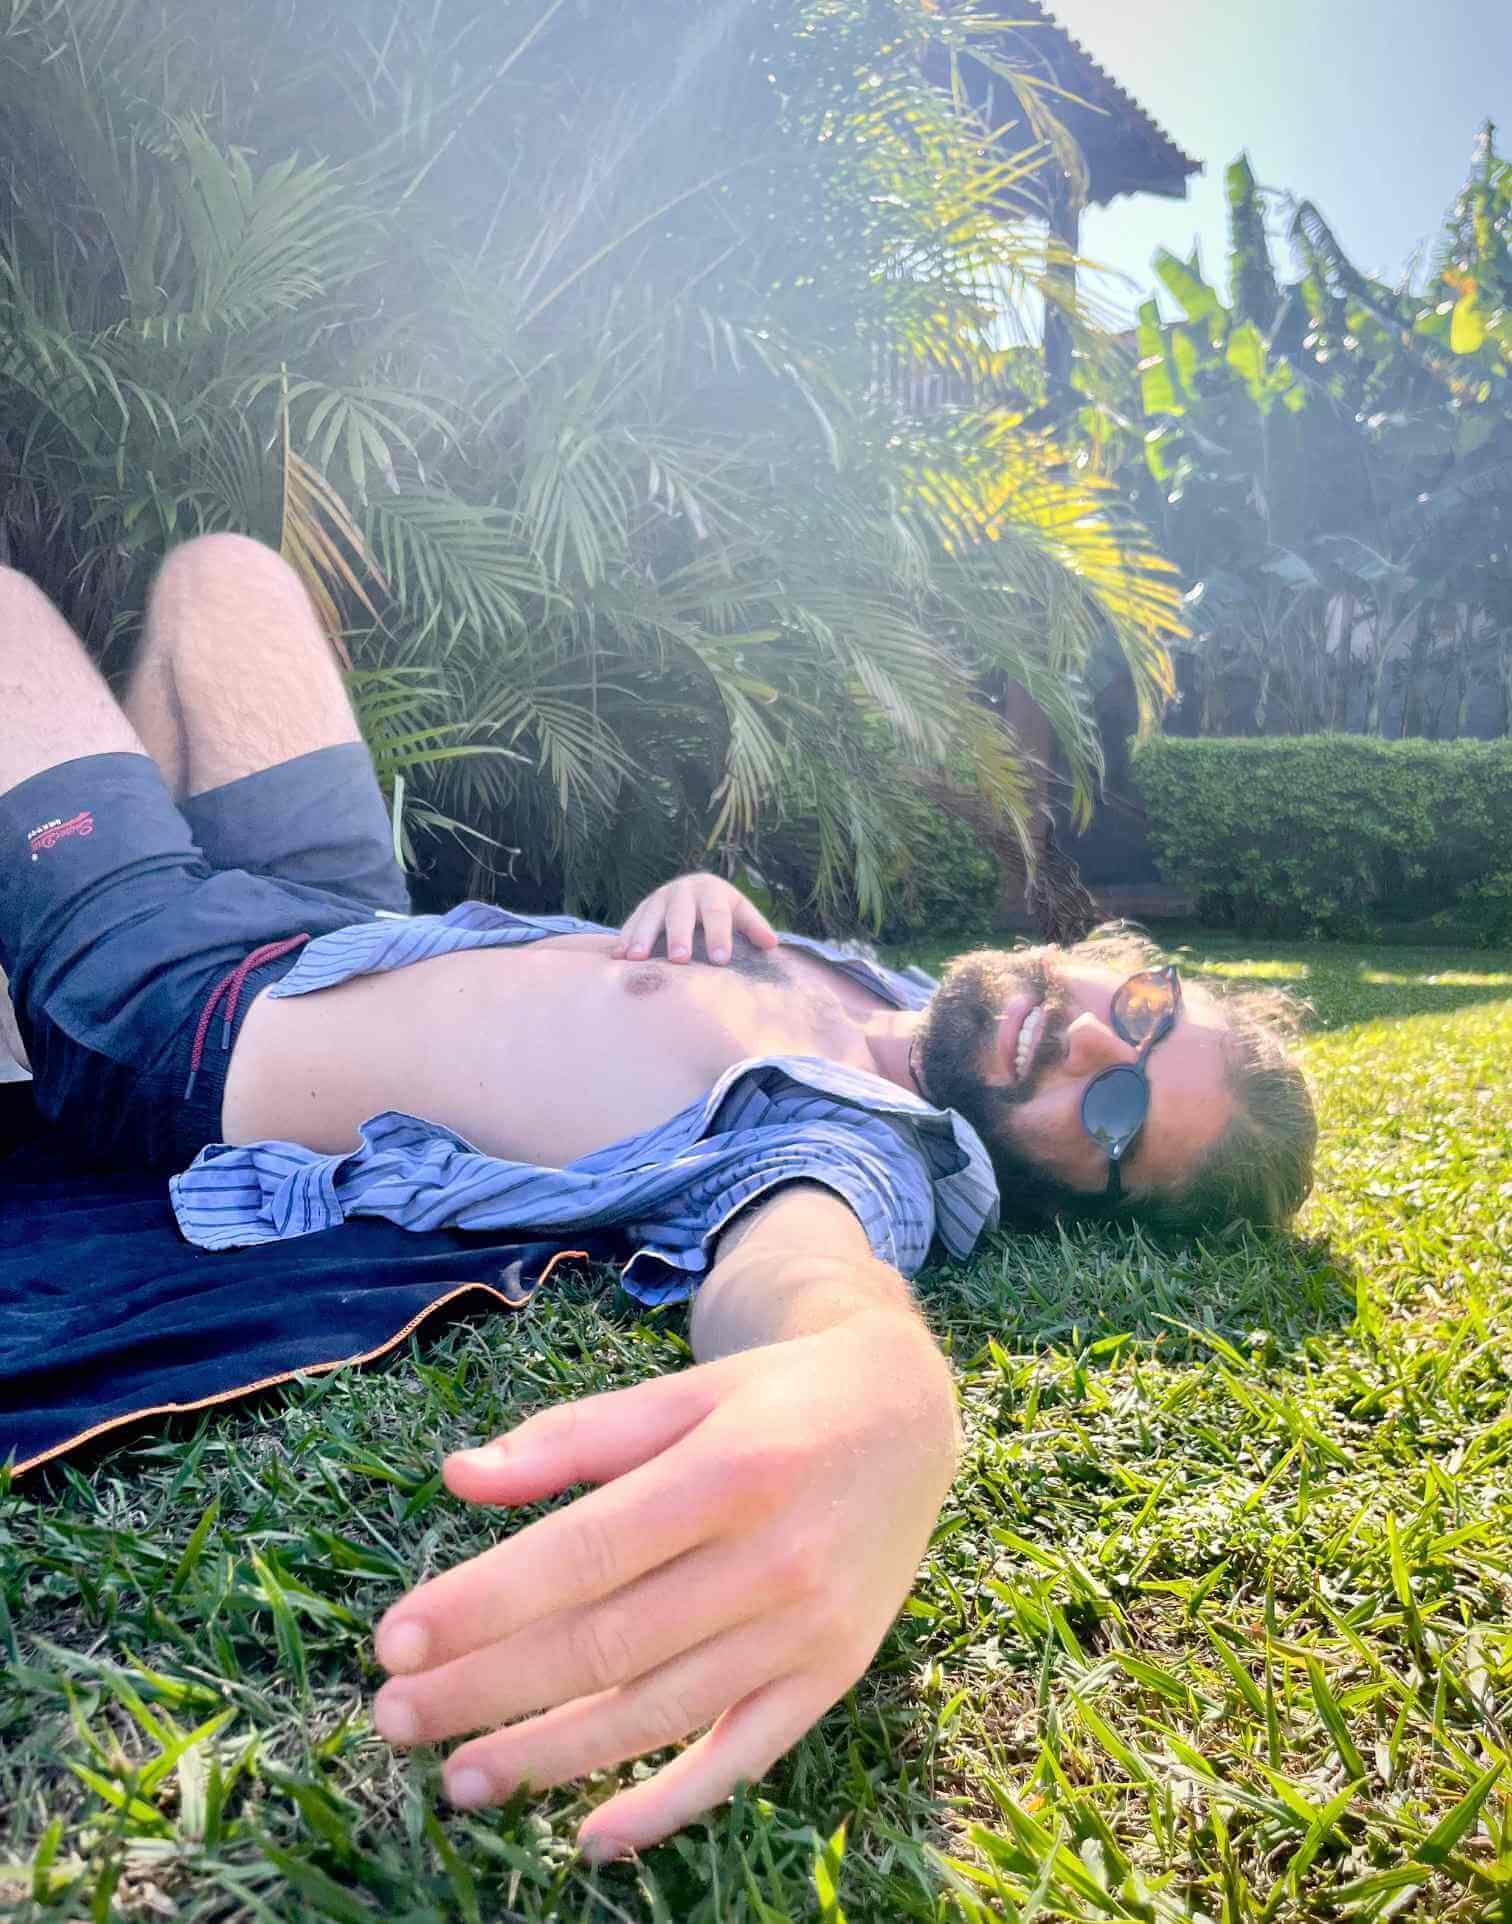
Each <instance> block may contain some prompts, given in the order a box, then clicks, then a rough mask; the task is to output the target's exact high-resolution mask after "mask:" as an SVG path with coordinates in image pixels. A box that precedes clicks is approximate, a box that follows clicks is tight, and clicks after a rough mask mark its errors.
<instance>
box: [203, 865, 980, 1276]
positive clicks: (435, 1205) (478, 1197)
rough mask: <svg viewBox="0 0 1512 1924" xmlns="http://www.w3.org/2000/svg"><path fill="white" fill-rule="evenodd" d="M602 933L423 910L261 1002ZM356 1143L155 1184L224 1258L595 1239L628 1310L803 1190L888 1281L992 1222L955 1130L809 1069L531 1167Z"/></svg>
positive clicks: (737, 1087)
mask: <svg viewBox="0 0 1512 1924" xmlns="http://www.w3.org/2000/svg"><path fill="white" fill-rule="evenodd" d="M584 931H586V932H590V933H596V934H607V933H611V931H608V930H605V929H603V928H602V927H601V926H600V925H599V924H598V923H594V922H583V921H579V920H578V919H577V918H576V917H574V916H569V915H512V914H510V913H508V912H507V911H506V910H503V909H497V908H490V907H488V906H486V905H485V904H483V903H481V902H464V903H463V904H462V905H461V907H460V908H455V909H453V910H452V911H451V912H450V913H449V914H447V915H442V916H435V915H416V916H384V917H382V918H380V919H378V920H375V921H372V922H361V923H357V924H354V925H353V926H352V927H351V928H346V929H340V930H338V931H337V932H336V933H335V934H334V935H324V936H321V937H319V938H318V939H317V940H316V941H314V942H311V943H310V944H309V946H308V947H307V948H306V949H305V950H304V952H303V953H302V955H301V956H300V959H299V961H298V962H297V963H296V964H295V966H294V968H293V969H292V970H291V971H290V973H289V974H288V975H286V976H284V977H283V979H282V980H281V981H279V982H276V983H275V984H274V985H273V986H272V987H271V988H270V989H269V990H267V994H268V995H269V996H288V995H310V994H313V993H314V992H316V991H317V990H320V989H327V988H332V987H334V986H335V984H337V983H338V982H346V981H348V980H350V978H351V977H353V976H357V975H378V974H382V973H384V972H385V971H387V970H390V969H402V968H407V967H409V966H410V965H411V964H412V963H415V962H423V961H426V960H428V959H429V958H430V957H432V956H437V955H450V954H454V953H456V952H457V951H459V950H464V949H491V948H514V947H519V946H521V945H522V944H525V943H529V942H539V941H541V940H543V939H544V938H546V937H548V936H552V935H567V934H574V933H578V932H584ZM782 941H783V942H784V943H785V944H787V945H789V946H791V947H794V948H801V949H806V950H808V951H809V952H810V953H811V954H814V955H818V956H820V957H822V958H823V959H824V960H825V961H826V962H828V963H830V964H831V965H832V966H833V967H835V968H837V969H840V970H842V971H843V972H844V973H846V974H847V975H849V976H851V977H852V978H854V979H855V980H857V981H859V982H861V983H863V984H864V985H865V986H866V987H867V988H868V989H870V990H871V991H872V992H873V993H874V994H876V995H878V996H881V997H882V998H883V999H884V1000H885V1001H887V1002H890V1003H891V1004H892V1006H893V1007H894V1008H900V1009H922V1008H923V1007H924V1006H925V1005H926V1003H927V1002H928V1001H929V998H930V995H931V993H932V991H933V988H934V984H933V983H932V982H930V980H929V978H928V977H925V976H923V975H921V974H917V973H911V974H910V975H900V974H898V973H897V972H896V971H894V970H892V969H885V968H883V967H882V966H881V965H880V964H878V963H876V962H873V961H871V960H869V959H867V958H865V957H863V956H860V955H857V954H849V953H846V952H845V951H844V950H842V949H838V948H835V947H832V946H831V945H830V944H828V943H823V942H814V941H810V940H809V939H808V938H807V937H804V936H798V935H784V936H783V937H782ZM360 1138H361V1140H360V1144H359V1146H358V1147H357V1148H355V1149H351V1150H347V1151H345V1152H343V1153H342V1154H339V1155H323V1154H320V1153H319V1152H317V1151H316V1150H313V1149H306V1148H303V1147H302V1146H301V1145H300V1144H298V1143H291V1142H258V1143H250V1144H245V1145H240V1146H238V1145H233V1144H231V1143H211V1144H209V1145H208V1146H207V1147H206V1148H204V1149H202V1150H201V1151H200V1153H199V1155H198V1156H196V1157H195V1159H194V1162H193V1163H192V1165H191V1166H190V1167H189V1168H188V1169H187V1170H186V1171H185V1172H184V1173H183V1174H182V1175H180V1176H175V1177H174V1178H173V1179H172V1181H171V1183H170V1185H169V1188H170V1191H171V1194H172V1198H173V1207H174V1211H175V1213H176V1215H177V1217H178V1222H179V1227H180V1228H181V1229H182V1231H183V1233H184V1235H185V1236H186V1237H187V1238H188V1240H189V1241H190V1242H191V1243H196V1244H198V1245H199V1247H200V1248H202V1249H232V1248H239V1247H242V1246H244V1245H247V1244H251V1243H265V1242H276V1241H279V1240H281V1239H283V1238H286V1237H291V1236H308V1235H312V1234H313V1233H314V1232H315V1231H317V1230H322V1229H330V1228H333V1227H334V1226H335V1225H336V1224H338V1223H340V1222H342V1221H344V1220H345V1219H346V1218H347V1217H349V1216H382V1217H385V1218H387V1219H388V1220H389V1221H390V1222H394V1223H398V1224H400V1225H401V1226H402V1227H404V1228H407V1229H437V1228H453V1229H475V1230H498V1229H510V1230H529V1231H531V1232H533V1233H535V1234H545V1235H551V1234H554V1233H561V1234H562V1236H563V1237H564V1239H570V1237H571V1236H573V1235H574V1234H581V1233H583V1232H586V1231H589V1230H605V1231H613V1232H615V1233H617V1234H619V1235H622V1236H623V1237H624V1238H625V1239H626V1240H627V1241H628V1243H629V1244H630V1245H631V1246H632V1249H633V1253H632V1255H631V1257H630V1259H629V1262H628V1264H627V1265H626V1267H625V1269H624V1271H623V1275H622V1280H623V1282H624V1285H625V1288H626V1289H627V1290H628V1291H629V1292H630V1294H631V1295H632V1296H635V1297H637V1298H638V1299H639V1300H640V1301H641V1302H643V1303H649V1304H658V1303H669V1302H676V1301H679V1300H681V1299H682V1298H684V1297H686V1296H688V1295H690V1294H691V1293H692V1291H693V1289H694V1288H695V1287H696V1285H697V1283H698V1281H699V1279H700V1278H701V1276H702V1275H703V1273H704V1272H705V1271H706V1270H707V1268H708V1266H709V1261H710V1255H709V1252H710V1249H711V1247H712V1245H713V1243H714V1240H715V1238H716V1237H717V1236H718V1234H719V1231H720V1230H721V1229H722V1228H723V1227H724V1225H725V1224H726V1223H727V1222H728V1221H729V1220H730V1218H731V1217H732V1216H733V1215H735V1214H736V1212H737V1211H738V1210H741V1209H743V1208H744V1207H745V1206H746V1205H747V1204H748V1203H749V1202H751V1201H752V1200H753V1199H754V1198H755V1197H757V1196H760V1195H762V1194H763V1193H764V1192H765V1191H767V1190H770V1189H775V1188H778V1187H779V1186H781V1185H782V1184H785V1183H791V1182H807V1183H819V1184H822V1185H823V1186H824V1187H826V1188H828V1189H830V1190H832V1191H833V1192H834V1193H835V1194H836V1195H838V1196H840V1197H841V1198H842V1199H843V1200H844V1201H845V1202H847V1203H848V1204H849V1205H850V1207H851V1208H852V1209H853V1210H854V1211H855V1214H856V1215H857V1217H858V1218H859V1219H860V1221H861V1224H862V1227H863V1228H864V1229H865V1231H866V1234H867V1238H868V1240H869V1241H870V1243H871V1247H872V1250H873V1251H874V1253H875V1254H876V1255H877V1256H878V1257H880V1258H881V1259H882V1260H883V1261H884V1262H888V1263H891V1264H892V1265H893V1267H894V1268H896V1269H898V1270H900V1271H901V1272H902V1273H903V1274H904V1275H905V1276H911V1275H913V1274H914V1273H915V1272H916V1271H917V1270H918V1269H919V1267H920V1266H921V1265H922V1263H923V1262H924V1259H925V1257H926V1255H927V1254H928V1252H929V1248H930V1244H931V1242H932V1241H933V1239H934V1237H935V1236H936V1234H938V1236H939V1239H940V1241H941V1243H942V1244H943V1245H944V1247H945V1248H946V1249H947V1250H948V1251H949V1252H950V1253H951V1254H952V1255H954V1256H964V1255H965V1254H966V1253H967V1252H968V1251H969V1250H970V1249H971V1247H972V1245H973V1244H974V1243H975V1241H976V1239H977V1236H978V1234H979V1233H980V1232H981V1230H982V1229H983V1228H991V1227H992V1226H993V1225H994V1224H995V1223H996V1221H997V1207H998V1195H997V1187H996V1184H995V1182H994V1179H993V1173H992V1166H991V1163H990V1162H989V1160H988V1157H987V1153H986V1151H985V1150H984V1149H983V1147H982V1144H981V1141H980V1140H979V1138H978V1137H977V1135H976V1134H975V1132H974V1131H973V1130H972V1129H971V1128H970V1126H969V1125H968V1124H967V1123H966V1122H964V1121H963V1120H962V1119H961V1117H960V1116H958V1115H956V1114H955V1113H954V1112H953V1111H951V1110H941V1109H935V1108H932V1107H931V1106H930V1105H929V1104H928V1103H926V1102H923V1101H921V1100H920V1099H919V1098H918V1097H917V1096H914V1095H910V1094H909V1093H908V1092H907V1091H906V1090H903V1089H901V1088H899V1087H897V1086H896V1085H895V1084H894V1083H891V1082H888V1081H887V1080H885V1079H884V1078H883V1077H881V1076H876V1075H872V1074H869V1073H868V1072H866V1071H864V1070H860V1069H852V1068H847V1067H845V1066H843V1065H842V1064H840V1063H835V1062H826V1061H823V1060H820V1059H819V1058H817V1057H810V1056H768V1057H760V1058H755V1059H752V1060H750V1061H747V1062H737V1063H735V1064H734V1065H733V1066H732V1067H731V1068H729V1069H727V1070H726V1071H725V1073H724V1074H723V1075H722V1076H721V1077H720V1078H719V1080H718V1082H716V1083H715V1085H714V1087H713V1088H712V1089H711V1090H710V1091H709V1093H708V1094H707V1095H706V1096H705V1097H704V1098H703V1100H702V1101H700V1102H695V1103H692V1104H690V1105H689V1106H688V1107H687V1108H686V1109H683V1110H681V1111H680V1112H679V1113H678V1114H677V1115H675V1116H673V1117H671V1118H670V1119H669V1120H668V1121H666V1122H663V1123H660V1124H659V1125H658V1126H657V1127H656V1128H654V1129H648V1130H645V1131H644V1132H643V1133H642V1134H640V1135H638V1136H632V1137H629V1138H627V1139H625V1140H624V1141H621V1142H616V1143H612V1144H610V1145H609V1146H608V1147H607V1148H604V1149H599V1150H596V1151H595V1152H594V1153H593V1154H592V1155H589V1156H583V1157H581V1158H580V1159H579V1160H578V1161H576V1162H573V1163H569V1164H568V1165H567V1166H566V1167H565V1168H550V1167H546V1166H543V1165H540V1164H536V1163H524V1162H509V1161H506V1160H505V1159H503V1158H501V1157H498V1156H489V1155H484V1154H483V1153H482V1152H481V1151H479V1150H478V1149H475V1148H474V1147H473V1145H472V1144H471V1143H469V1142H467V1141H465V1140H464V1139H463V1138H462V1137H461V1136H459V1135H457V1134H455V1133H454V1132H453V1131H452V1130H450V1129H446V1128H443V1127H442V1126H441V1125H439V1124H438V1123H434V1122H426V1121H423V1120H421V1119H420V1118H419V1117H417V1116H410V1115H405V1114H402V1113H401V1112H399V1111H397V1110H386V1111H384V1113H383V1114H382V1115H377V1116H372V1117H370V1118H369V1119H368V1121H366V1122H365V1123H363V1124H362V1127H361V1130H360Z"/></svg>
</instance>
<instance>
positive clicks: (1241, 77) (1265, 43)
mask: <svg viewBox="0 0 1512 1924" xmlns="http://www.w3.org/2000/svg"><path fill="white" fill-rule="evenodd" d="M1048 4H1049V6H1050V10H1051V11H1052V12H1053V13H1054V15H1055V16H1056V18H1057V19H1058V20H1059V21H1060V22H1061V24H1062V25H1063V26H1064V27H1066V28H1067V29H1068V30H1069V31H1070V32H1071V33H1072V34H1074V35H1075V37H1076V38H1077V39H1078V40H1080V41H1081V42H1082V44H1083V45H1084V46H1085V47H1086V48H1087V50H1088V51H1089V52H1090V53H1091V54H1092V56H1093V58H1094V59H1096V60H1097V61H1098V62H1099V63H1100V64H1101V65H1102V66H1103V67H1105V68H1106V69H1107V71H1108V72H1109V73H1111V74H1112V75H1113V77H1114V79H1115V80H1117V81H1118V82H1119V84H1120V85H1121V86H1122V87H1123V88H1124V89H1125V90H1126V91H1127V92H1129V93H1132V94H1133V96H1134V97H1135V99H1136V100H1138V101H1139V102H1140V104H1141V105H1142V106H1143V107H1144V108H1145V110H1146V111H1147V112H1148V113H1150V114H1152V115H1153V116H1154V118H1155V119H1156V120H1157V121H1159V123H1160V124H1161V126H1162V127H1164V128H1165V130H1166V132H1167V133H1168V134H1170V135H1171V137H1172V138H1173V139H1174V140H1175V141H1176V143H1177V145H1178V146H1179V147H1181V148H1182V149H1184V151H1185V152H1186V153H1188V154H1190V155H1191V156H1192V157H1193V158H1194V159H1196V160H1201V161H1203V162H1205V163H1206V171H1205V173H1204V174H1202V175H1200V176H1198V177H1197V178H1196V179H1194V180H1192V181H1191V182H1190V183H1189V185H1188V198H1187V199H1186V200H1185V201H1170V200H1160V199H1156V198H1155V197H1154V196H1152V195H1140V196H1138V197H1137V198H1123V199H1120V200H1115V201H1114V202H1113V203H1112V205H1111V206H1110V207H1107V208H1094V209H1092V210H1090V211H1089V213H1088V214H1087V216H1086V217H1085V218H1084V220H1083V222H1082V252H1083V254H1084V255H1086V256H1087V257H1088V258H1089V259H1091V260H1096V261H1098V262H1101V263H1106V264H1107V265H1108V266H1110V267H1113V268H1117V269H1120V270H1122V272H1124V273H1126V274H1132V275H1133V276H1134V277H1135V278H1136V280H1137V281H1138V283H1139V287H1140V289H1141V291H1142V293H1144V294H1147V293H1148V292H1149V290H1150V289H1151V288H1152V287H1153V286H1154V277H1153V275H1152V274H1151V273H1150V270H1149V263H1150V259H1151V256H1152V255H1153V254H1154V252H1155V250H1156V248H1157V247H1161V246H1165V247H1169V248H1170V249H1171V250H1172V252H1173V253H1178V254H1186V253H1188V252H1189V251H1190V249H1191V245H1192V242H1193V239H1194V238H1195V239H1196V240H1197V241H1198V242H1199V243H1200V245H1201V249H1202V260H1203V265H1204V268H1205V270H1206V273H1207V276H1208V278H1209V279H1210V280H1216V282H1217V284H1218V286H1219V289H1220V291H1221V292H1222V293H1223V294H1224V296H1225V298H1227V289H1228V279H1227V268H1226V263H1227V240H1226V233H1227V228H1226V220H1225V211H1226V210H1225V203H1224V194H1223V176H1224V171H1225V169H1226V168H1227V166H1228V163H1229V162H1230V161H1231V160H1232V159H1233V158H1234V157H1235V156H1236V155H1237V154H1238V153H1239V152H1240V151H1241V150H1242V149H1247V150H1248V152H1249V156H1250V164H1251V166H1252V167H1253V168H1254V171H1255V177H1256V179H1257V180H1258V181H1259V182H1260V183H1261V185H1262V186H1264V187H1274V188H1280V189H1284V190H1287V191H1290V192H1291V193H1294V194H1296V195H1297V196H1298V197H1299V198H1305V199H1309V200H1312V201H1313V202H1314V203H1315V204H1316V205H1317V207H1318V208H1319V210H1320V212H1321V213H1322V214H1323V216H1324V218H1325V219H1326V220H1327V221H1328V222H1329V224H1330V226H1331V227H1332V228H1333V230H1334V232H1335V233H1336V234H1337V235H1338V237H1339V239H1340V241H1341V242H1342V243H1343V245H1344V247H1345V249H1346V250H1347V251H1348V253H1349V254H1350V255H1351V257H1352V258H1353V259H1354V261H1355V262H1356V264H1357V265H1358V266H1360V267H1361V268H1362V269H1363V270H1364V271H1365V272H1367V273H1373V274H1376V275H1379V276H1380V277H1381V278H1383V279H1386V280H1390V281H1395V280H1397V279H1398V278H1399V276H1400V275H1401V273H1402V270H1403V269H1404V268H1405V267H1406V265H1407V264H1408V262H1409V260H1410V258H1411V257H1412V255H1413V253H1414V251H1415V250H1417V249H1419V248H1422V247H1424V244H1425V243H1426V244H1427V247H1428V248H1431V246H1432V244H1433V242H1434V240H1435V238H1436V236H1437V232H1438V228H1439V223H1440V221H1441V219H1442V217H1443V214H1444V212H1445V210H1446V209H1447V208H1448V206H1449V204H1450V202H1451V201H1452V200H1453V199H1454V196H1455V195H1456V193H1457V192H1458V191H1459V189H1460V187H1461V186H1462V185H1463V183H1464V180H1465V176H1466V174H1467V173H1468V171H1469V164H1470V156H1471V150H1472V147H1473V144H1474V138H1475V133H1476V130H1477V128H1478V127H1479V126H1480V124H1481V122H1482V121H1483V120H1485V119H1487V118H1490V119H1492V120H1494V121H1496V123H1497V125H1498V127H1499V129H1500V133H1501V140H1500V143H1499V144H1500V146H1501V150H1502V152H1503V153H1507V152H1512V0H1434V3H1433V4H1427V5H1425V4H1422V3H1421V0H1414V3H1413V4H1411V5H1408V4H1406V0H1048ZM1278 258H1279V259H1281V260H1283V261H1286V260H1287V259H1288V255H1287V252H1286V250H1285V247H1284V243H1283V245H1282V247H1281V249H1279V250H1278ZM1101 291H1102V293H1103V295H1104V297H1105V298H1108V299H1110V300H1111V301H1112V302H1113V304H1114V305H1115V306H1116V307H1118V308H1119V309H1121V310H1122V312H1123V313H1125V314H1128V313H1131V312H1132V310H1133V308H1134V306H1136V305H1137V304H1138V300H1139V299H1140V298H1141V295H1140V294H1136V293H1133V292H1131V291H1130V290H1129V289H1127V288H1120V287H1117V286H1110V285H1105V286H1104V287H1103V288H1102V290H1101ZM1163 304H1164V305H1167V306H1169V303H1163Z"/></svg>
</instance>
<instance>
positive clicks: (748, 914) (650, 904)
mask: <svg viewBox="0 0 1512 1924" xmlns="http://www.w3.org/2000/svg"><path fill="white" fill-rule="evenodd" d="M700 928H702V930H703V937H704V953H705V954H706V955H707V957H708V959H709V960H710V961H711V962H716V963H718V962H728V961H729V959H730V956H731V954H732V952H733V948H734V934H735V931H737V930H738V931H739V932H740V934H742V935H744V936H745V937H746V938H747V939H748V940H749V941H750V942H751V943H752V944H754V946H755V947H757V948H760V949H770V948H772V947H774V946H775V945H776V943H777V940H778V936H777V931H776V930H775V929H774V928H773V927H772V925H771V923H770V922H768V921H767V919H766V917H765V916H764V915H763V914H762V913H761V911H760V910H759V909H758V908H757V907H756V905H755V904H754V903H753V902H748V901H747V900H746V898H745V897H744V896H743V895H742V894H741V893H740V891H739V889H737V888H736V887H735V886H734V884H733V883H730V882H726V881H724V880H723V879H722V878H721V877H720V876H717V875H703V874H698V875H683V876H679V877H678V879H677V880H676V881H675V882H667V883H664V884H663V886H662V887H661V888H659V889H656V890H655V891H653V893H652V894H650V895H648V896H647V897H646V899H645V901H644V902H642V903H641V904H640V906H639V907H638V908H636V909H634V910H632V912H631V914H630V916H629V919H628V920H627V921H626V923H625V926H624V927H623V928H622V929H621V930H620V934H619V939H618V941H617V942H616V943H615V945H614V948H613V950H612V951H611V953H612V954H613V955H615V956H616V957H617V958H619V959H620V960H629V961H631V962H638V961H643V960H644V959H645V958H646V957H647V956H648V955H650V954H651V953H652V952H653V951H654V950H655V948H656V945H657V943H658V941H660V940H661V938H662V936H663V935H664V934H665V937H666V943H667V959H668V961H669V962H687V961H689V960H691V958H692V954H693V943H694V937H695V936H696V934H697V933H698V931H699V929H700Z"/></svg>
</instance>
